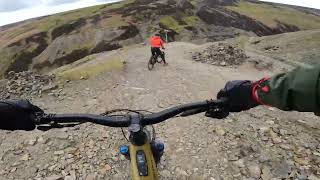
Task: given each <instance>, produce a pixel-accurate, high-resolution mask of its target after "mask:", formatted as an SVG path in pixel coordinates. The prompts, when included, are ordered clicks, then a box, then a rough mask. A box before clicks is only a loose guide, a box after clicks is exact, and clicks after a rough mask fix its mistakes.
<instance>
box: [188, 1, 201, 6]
mask: <svg viewBox="0 0 320 180" xmlns="http://www.w3.org/2000/svg"><path fill="white" fill-rule="evenodd" d="M189 2H190V3H191V4H192V5H193V6H197V5H198V3H199V0H189Z"/></svg>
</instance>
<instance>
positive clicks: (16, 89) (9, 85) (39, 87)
mask: <svg viewBox="0 0 320 180" xmlns="http://www.w3.org/2000/svg"><path fill="white" fill-rule="evenodd" d="M54 79H55V77H54V75H40V74H35V73H33V72H31V71H23V72H19V73H15V72H13V71H10V72H9V73H8V75H7V81H6V82H2V85H0V86H1V87H2V88H1V87H0V89H1V92H0V99H8V98H11V99H12V98H30V97H32V96H41V95H42V93H43V92H45V91H48V90H52V89H55V88H57V85H56V84H55V83H54Z"/></svg>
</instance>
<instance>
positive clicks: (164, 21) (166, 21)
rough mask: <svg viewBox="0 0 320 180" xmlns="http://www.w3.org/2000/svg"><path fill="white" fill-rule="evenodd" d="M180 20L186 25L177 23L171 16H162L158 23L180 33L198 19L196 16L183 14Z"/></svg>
mask: <svg viewBox="0 0 320 180" xmlns="http://www.w3.org/2000/svg"><path fill="white" fill-rule="evenodd" d="M182 20H183V21H184V22H185V23H186V25H182V24H179V22H178V21H177V20H175V19H174V18H173V17H172V16H163V17H161V19H160V24H161V25H163V26H165V27H167V28H170V29H172V30H174V31H176V32H177V33H180V32H181V31H182V30H183V29H184V28H185V27H187V26H194V25H195V24H196V22H197V21H198V20H199V18H198V17H196V16H187V15H184V16H183V17H182Z"/></svg>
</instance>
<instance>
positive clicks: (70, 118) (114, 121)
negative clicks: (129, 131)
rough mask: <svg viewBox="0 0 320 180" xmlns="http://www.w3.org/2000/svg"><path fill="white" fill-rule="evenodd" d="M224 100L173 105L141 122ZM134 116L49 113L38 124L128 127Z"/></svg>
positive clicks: (201, 108) (214, 105)
mask: <svg viewBox="0 0 320 180" xmlns="http://www.w3.org/2000/svg"><path fill="white" fill-rule="evenodd" d="M225 104H226V103H225V101H224V100H208V101H203V102H196V103H190V104H184V105H180V106H176V107H172V108H169V109H166V110H163V111H160V112H158V113H153V114H148V115H142V116H141V117H140V123H141V125H142V126H146V125H152V124H157V123H160V122H163V121H165V120H167V119H170V118H172V117H174V116H176V115H178V114H181V113H183V112H186V111H190V110H198V111H197V113H201V112H205V111H207V110H208V109H210V108H222V107H224V106H225ZM132 119H133V116H130V115H127V116H102V115H92V114H49V115H43V116H42V117H40V118H39V120H38V122H36V124H38V125H40V124H48V123H50V122H55V123H83V122H91V123H95V124H100V125H104V126H110V127H128V126H130V124H131V122H132Z"/></svg>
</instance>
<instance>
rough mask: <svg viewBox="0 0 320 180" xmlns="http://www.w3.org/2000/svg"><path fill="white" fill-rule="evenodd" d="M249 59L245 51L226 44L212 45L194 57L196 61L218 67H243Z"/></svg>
mask: <svg viewBox="0 0 320 180" xmlns="http://www.w3.org/2000/svg"><path fill="white" fill-rule="evenodd" d="M247 58H248V57H247V55H246V54H245V52H244V51H243V50H241V49H238V48H237V47H235V46H233V45H231V44H226V43H219V44H212V45H210V46H209V47H207V48H206V49H205V50H203V51H201V52H196V53H194V54H193V55H192V59H193V60H194V61H198V62H202V63H207V64H212V65H217V66H237V65H241V64H242V63H243V62H245V60H246V59H247Z"/></svg>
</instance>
